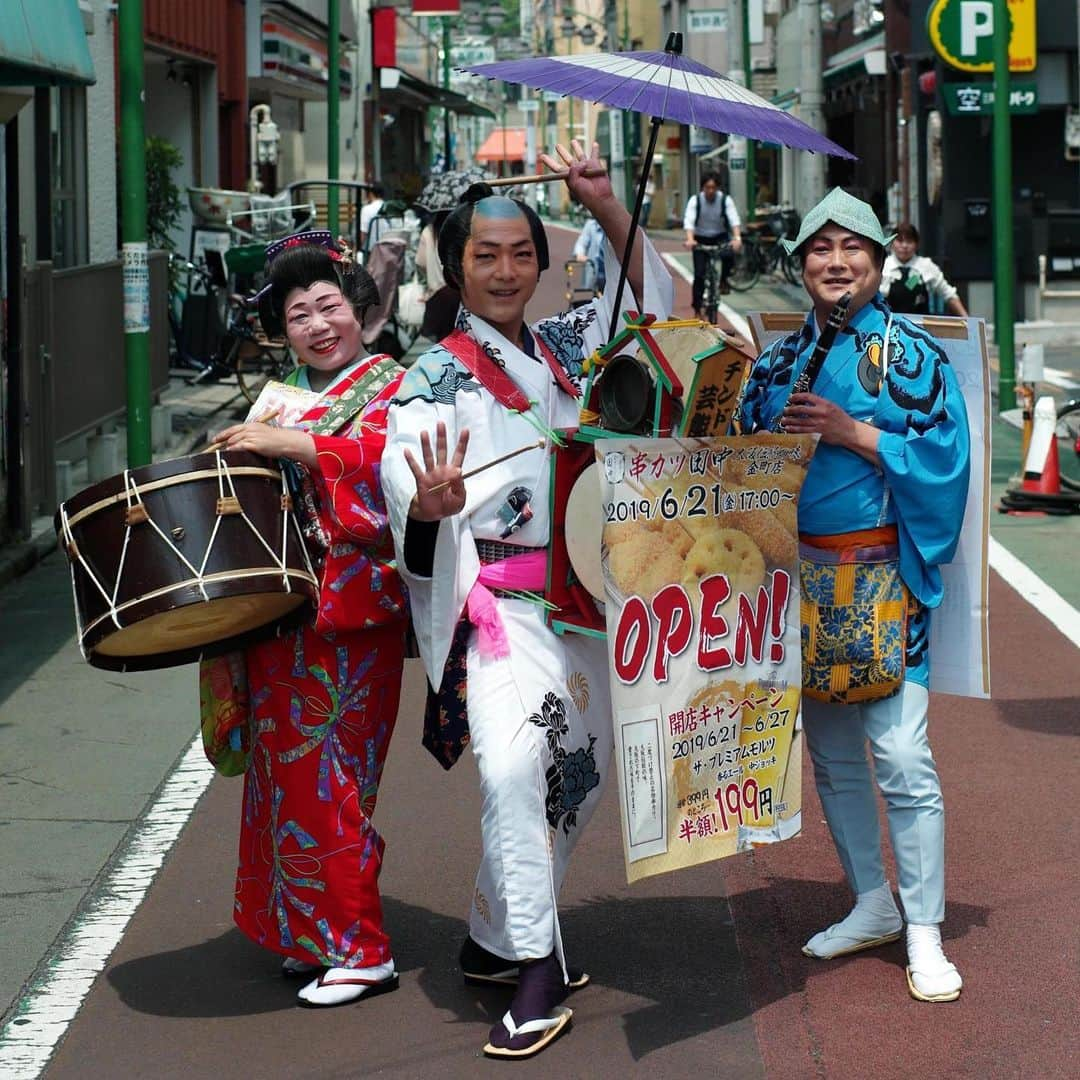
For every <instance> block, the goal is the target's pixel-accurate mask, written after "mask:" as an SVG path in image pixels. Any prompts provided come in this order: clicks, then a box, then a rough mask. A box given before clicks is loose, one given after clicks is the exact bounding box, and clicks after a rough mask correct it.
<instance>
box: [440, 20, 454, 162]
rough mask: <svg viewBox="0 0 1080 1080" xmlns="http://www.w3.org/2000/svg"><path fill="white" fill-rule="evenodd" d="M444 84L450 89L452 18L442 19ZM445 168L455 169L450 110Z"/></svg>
mask: <svg viewBox="0 0 1080 1080" xmlns="http://www.w3.org/2000/svg"><path fill="white" fill-rule="evenodd" d="M442 84H443V89H444V90H449V89H450V16H449V15H444V16H443V17H442ZM442 122H443V161H444V162H445V164H444V166H443V168H445V169H446V171H447V172H449V171H450V169H451V168H453V163H452V162H451V161H450V110H449V109H443V121H442Z"/></svg>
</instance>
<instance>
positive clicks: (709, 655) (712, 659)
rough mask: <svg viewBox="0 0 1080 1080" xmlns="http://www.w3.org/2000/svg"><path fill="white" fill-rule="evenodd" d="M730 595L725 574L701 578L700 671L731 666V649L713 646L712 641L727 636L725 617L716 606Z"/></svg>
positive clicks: (698, 659)
mask: <svg viewBox="0 0 1080 1080" xmlns="http://www.w3.org/2000/svg"><path fill="white" fill-rule="evenodd" d="M730 595H731V583H730V582H729V581H728V577H727V574H712V575H710V576H709V577H705V578H702V579H701V633H700V634H699V635H698V654H697V663H698V667H699V668H701V670H702V671H716V670H717V669H718V668H726V667H731V650H730V649H726V648H724V647H723V646H720V647H719V648H714V647H713V641H714V640H716V639H717V638H722V637H726V636H727V632H728V624H727V619H725V618H724V616H723V615H721V614H720V612H719V611H718V608H719V607H720V605H721V604H723V603H724V601H725V600H727V598H728V597H729V596H730Z"/></svg>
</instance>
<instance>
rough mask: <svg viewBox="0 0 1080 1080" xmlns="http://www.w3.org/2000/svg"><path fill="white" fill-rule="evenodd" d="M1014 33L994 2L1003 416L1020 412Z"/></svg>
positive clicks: (1001, 1) (1003, 8) (998, 0)
mask: <svg viewBox="0 0 1080 1080" xmlns="http://www.w3.org/2000/svg"><path fill="white" fill-rule="evenodd" d="M1010 29H1011V24H1010V22H1009V8H1008V2H1007V0H994V138H993V141H994V218H993V220H994V337H995V338H996V339H997V347H998V408H999V409H1000V410H1002V411H1004V410H1005V409H1012V408H1015V407H1016V356H1015V326H1014V325H1013V320H1014V319H1015V314H1016V309H1015V303H1014V299H1013V271H1014V269H1015V267H1014V262H1015V259H1014V255H1013V204H1012V118H1011V117H1010V115H1009V31H1010Z"/></svg>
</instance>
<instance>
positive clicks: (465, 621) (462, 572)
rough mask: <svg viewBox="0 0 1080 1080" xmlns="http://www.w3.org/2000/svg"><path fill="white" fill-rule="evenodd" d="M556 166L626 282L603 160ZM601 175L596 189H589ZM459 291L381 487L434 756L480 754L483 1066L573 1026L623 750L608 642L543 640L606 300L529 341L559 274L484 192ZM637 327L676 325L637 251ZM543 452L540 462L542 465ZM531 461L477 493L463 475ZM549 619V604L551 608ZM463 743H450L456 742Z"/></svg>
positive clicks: (470, 949)
mask: <svg viewBox="0 0 1080 1080" xmlns="http://www.w3.org/2000/svg"><path fill="white" fill-rule="evenodd" d="M572 148H573V152H572V153H571V152H570V151H568V150H566V148H564V147H561V146H560V147H558V153H559V155H560V157H561V158H562V161H563V162H564V163H565V164H563V165H560V164H559V163H558V162H556V161H555V160H553V159H552V158H551V157H549V156H547V155H544V156H543V161H544V164H545V165H546V166H547V167H548V168H553V169H554V168H560V167H562V168H566V167H568V168H569V175H568V177H567V180H566V183H567V186H568V187H569V189H570V192H571V194H572V195H574V196H576V197H577V198H578V199H579V200H580V202H581V203H582V205H583V206H585V207H586V208H587V209H588V210H590V211H591V212H592V213H593V215H594V216H595V217H596V219H597V221H599V222H600V224H601V225H602V227H603V229H604V232H605V234H606V236H607V280H608V282H609V283H610V282H612V281H614V280H615V279H616V277H617V274H618V265H619V264H618V262H617V260H616V257H615V253H622V251H623V250H624V248H625V244H626V240H627V237H628V234H629V228H630V215H629V214H628V213H627V212H626V210H625V208H624V207H623V206H622V205H621V204H620V203H619V202H618V201H617V200H616V198H615V195H614V193H613V192H612V188H611V183H610V181H609V179H608V177H607V175H606V174H605V173H604V172H603V166H602V164H601V162H600V161H599V156H598V155H599V148H598V147H596V146H595V145H594V147H593V151H592V156H591V157H587V156H586V155H585V153H584V152H583V150H582V148H581V147H580V146H579V144H578V143H576V142H575V143H573V144H572ZM587 169H588V170H589V172H593V171H595V172H596V173H598V175H591V176H590V175H586V170H587ZM439 254H440V256H441V258H442V261H443V267H444V271H445V274H446V277H447V280H448V281H450V282H452V283H453V284H454V285H456V286H457V287H458V288H459V289H460V291H461V300H462V305H463V306H462V311H461V313H460V314H459V318H458V329H457V331H456V332H455V333H453V334H451V335H449V336H448V337H447V338H445V339H443V341H442V342H440V343H439V345H437V346H436V347H435V348H433V349H431V350H430V351H429V352H427V353H425V354H424V355H423V356H421V357H420V359H419V360H418V361H417V362H416V364H415V365H414V366H413V367H412V368H411V369H410V370H409V372H408V373H407V375H406V376H405V379H404V380H403V382H402V385H401V388H400V390H399V391H398V393H397V395H396V396H395V398H394V402H393V405H392V406H391V409H390V422H389V436H388V441H387V447H386V452H385V454H384V455H383V483H384V485H385V492H386V500H387V506H388V508H389V511H390V520H391V527H392V529H393V534H394V542H395V545H396V547H397V551H398V558H399V565H400V566H401V572H402V576H403V577H404V578H405V581H406V583H407V585H408V589H409V595H410V599H411V603H412V612H413V622H414V626H415V628H416V634H417V638H418V642H419V647H420V653H421V656H422V657H423V661H424V666H425V669H426V671H427V675H428V680H429V682H430V684H431V686H432V687H434V688H436V690H437V693H436V694H434V695H432V700H431V701H429V715H428V718H427V738H426V741H427V742H428V745H429V748H433V749H434V751H435V752H436V753H437V755H439V756H440V757H441V758H442V760H443V763H444V764H445V765H446V767H449V765H450V763H452V761H453V759H454V757H455V756H456V754H457V753H458V752H460V748H461V745H462V743H463V741H464V736H463V731H464V724H463V722H464V720H465V714H466V711H467V730H468V733H469V734H468V739H469V741H470V742H471V746H472V750H473V753H474V755H475V757H476V762H477V765H478V767H479V770H480V785H481V796H482V808H481V831H482V837H483V861H482V863H481V866H480V871H479V874H478V875H477V879H476V888H475V893H474V898H473V903H472V907H471V910H470V917H469V936H468V938H467V939H466V941H465V944H464V946H463V948H462V951H461V963H462V969H463V972H464V974H465V977H466V979H467V980H468V981H482V982H488V983H503V984H508V985H511V986H516V992H515V995H514V998H513V1002H512V1003H511V1005H510V1008H509V1010H508V1011H507V1013H506V1015H505V1016H504V1017H503V1019H502V1020H501V1021H500V1022H499V1023H497V1024H496V1025H495V1026H494V1027H493V1028H492V1030H491V1035H490V1041H489V1042H488V1044H487V1045H486V1046H485V1047H484V1050H485V1052H486V1053H487V1054H489V1055H491V1056H496V1057H525V1056H529V1055H531V1054H534V1053H536V1052H538V1051H539V1050H541V1049H542V1048H543V1047H544V1046H546V1045H547V1044H548V1043H550V1042H551V1041H552V1039H554V1038H555V1037H556V1036H557V1035H558V1033H559V1031H560V1030H561V1029H562V1028H563V1027H564V1026H565V1025H566V1023H567V1022H568V1020H569V1017H570V1011H569V1010H568V1009H565V1008H562V1007H560V1003H561V1002H562V1001H563V1000H564V999H565V997H566V995H567V989H568V986H571V987H577V986H581V985H584V983H585V981H586V979H587V976H585V975H582V974H580V973H578V972H574V971H572V970H571V971H569V972H568V970H567V968H566V966H565V960H564V956H563V947H562V939H561V937H560V932H559V921H558V916H557V911H556V903H557V898H558V895H559V890H560V887H561V885H562V882H563V877H564V875H565V873H566V867H567V862H568V860H569V857H570V853H571V851H572V849H573V847H574V845H575V843H576V842H577V839H578V837H579V835H580V833H581V830H582V829H583V828H584V826H585V824H586V822H587V821H588V820H589V818H590V817H591V816H592V813H593V811H594V809H595V807H596V804H597V803H598V802H599V799H600V794H601V791H602V788H603V784H604V779H605V777H606V775H607V771H608V764H609V761H610V757H611V749H612V727H611V713H610V699H609V691H608V668H607V654H606V650H605V645H604V642H603V641H600V640H596V639H594V638H590V637H587V636H584V635H579V634H568V635H566V636H563V637H560V636H558V635H556V634H554V633H553V632H551V631H550V630H549V629H548V628H547V626H546V625H545V621H544V608H543V606H542V598H541V597H540V596H539V595H538V594H539V593H540V592H542V590H543V588H544V584H545V574H546V560H547V550H546V549H547V545H548V543H549V540H550V538H551V519H550V512H549V506H548V486H549V470H550V467H551V453H552V444H553V442H554V439H553V435H552V431H553V429H557V428H573V427H577V425H578V415H579V409H580V406H581V400H580V393H581V389H582V387H583V386H584V383H585V377H584V375H583V362H584V361H585V359H586V358H587V357H588V356H589V355H590V354H591V353H592V351H593V350H594V349H595V348H597V347H598V346H600V345H602V344H604V343H605V342H606V341H607V335H608V331H609V327H610V325H611V322H610V320H611V316H612V313H611V310H610V300H608V299H605V297H604V296H600V297H598V298H597V299H596V300H594V301H592V302H591V303H590V304H587V305H585V306H584V307H580V308H577V309H575V310H574V311H572V312H568V313H566V314H563V315H558V316H555V317H553V318H548V319H544V320H541V321H540V322H538V323H535V324H534V325H532V326H531V327H530V326H526V324H525V321H524V314H525V306H526V304H527V303H528V302H529V300H530V299H531V297H532V295H533V293H534V292H535V291H536V286H537V281H538V278H539V276H540V274H541V272H542V271H544V270H545V269H546V268H547V266H548V246H547V239H546V237H545V234H544V228H543V225H542V223H541V222H540V219H539V218H538V217H537V216H536V214H535V213H534V212H533V211H532V210H531V209H529V208H528V207H527V206H525V205H524V204H523V203H520V202H517V201H514V200H511V199H507V198H502V197H498V196H494V195H492V194H491V189H490V188H484V187H483V186H480V185H477V186H474V188H473V189H470V192H468V193H466V196H465V198H464V203H463V205H461V206H459V207H458V208H457V209H455V210H454V211H453V213H451V215H450V217H449V219H448V220H447V221H446V223H445V224H444V226H443V229H442V232H441V234H440V237H439ZM628 283H629V286H630V289H629V290H628V292H632V294H633V296H632V297H630V296H627V302H626V305H625V306H626V309H627V310H638V309H640V310H642V311H649V312H653V313H655V314H656V315H657V316H658V317H660V318H663V317H665V316H666V315H667V314H668V313H669V312H670V310H671V306H672V298H673V290H672V285H671V279H670V276H669V274H668V273H667V271H666V269H665V268H664V266H663V264H662V262H661V261H660V258H659V256H658V255H657V253H656V251H655V250H654V249H653V248H652V246H651V245H650V244H649V242H648V240H647V239H645V237H644V236H643V235H642V234H640V233H639V234H638V237H637V240H636V241H635V244H634V250H633V253H632V254H631V256H630V263H629V274H628ZM530 444H532V445H531V446H530ZM521 447H529V449H528V452H526V453H521V454H519V455H517V456H515V457H513V458H512V459H510V460H506V461H504V462H502V463H500V464H497V465H495V466H494V467H492V468H488V469H486V470H484V471H483V472H481V473H479V474H478V475H477V476H475V478H470V479H468V480H467V481H465V479H464V477H463V475H462V473H463V470H466V471H468V470H471V469H474V468H478V467H480V466H483V465H487V464H489V463H490V462H492V461H494V460H495V459H497V458H500V457H501V456H503V455H505V454H507V453H508V452H510V451H513V450H517V449H519V448H521ZM538 601H539V602H538ZM455 729H456V730H457V734H458V739H457V742H456V743H454V740H453V733H454V732H455Z"/></svg>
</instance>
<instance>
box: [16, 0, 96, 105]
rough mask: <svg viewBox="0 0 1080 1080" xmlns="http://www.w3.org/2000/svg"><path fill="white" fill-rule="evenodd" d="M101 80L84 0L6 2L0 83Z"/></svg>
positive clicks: (43, 84) (39, 83)
mask: <svg viewBox="0 0 1080 1080" xmlns="http://www.w3.org/2000/svg"><path fill="white" fill-rule="evenodd" d="M95 81H96V79H95V76H94V65H93V62H92V61H91V59H90V48H89V46H88V45H87V43H86V30H85V29H84V28H83V17H82V13H81V12H80V11H79V3H78V0H3V3H0V85H3V86H28V85H29V86H47V85H50V84H52V83H76V84H80V85H87V84H89V83H93V82H95Z"/></svg>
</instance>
